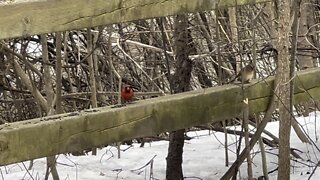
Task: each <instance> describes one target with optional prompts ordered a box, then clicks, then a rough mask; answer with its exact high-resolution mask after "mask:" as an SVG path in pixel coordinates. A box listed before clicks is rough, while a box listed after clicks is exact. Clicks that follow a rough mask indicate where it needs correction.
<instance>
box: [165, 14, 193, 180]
mask: <svg viewBox="0 0 320 180" xmlns="http://www.w3.org/2000/svg"><path fill="white" fill-rule="evenodd" d="M187 27H188V18H187V16H186V15H178V16H177V17H176V19H175V31H174V38H175V50H176V60H177V62H176V68H175V74H174V75H173V78H172V81H171V87H172V89H173V92H174V93H180V92H185V91H189V90H190V78H191V70H192V62H191V60H190V59H189V57H188V56H189V54H190V52H191V51H192V49H194V46H193V43H192V38H191V34H190V31H189V30H188V29H187ZM184 132H185V130H184V129H181V130H177V131H173V132H171V133H170V143H169V150H168V156H167V172H166V179H167V180H182V179H183V172H182V154H183V145H184Z"/></svg>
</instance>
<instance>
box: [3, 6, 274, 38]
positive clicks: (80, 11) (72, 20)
mask: <svg viewBox="0 0 320 180" xmlns="http://www.w3.org/2000/svg"><path fill="white" fill-rule="evenodd" d="M268 1H270V0H220V1H219V0H13V1H11V0H5V1H1V2H0V39H5V38H13V37H20V36H29V35H34V34H41V33H50V32H58V31H66V30H72V29H81V28H85V27H95V26H101V25H107V24H114V23H120V22H128V21H134V20H139V19H147V18H154V17H163V16H169V15H174V14H181V13H189V12H199V11H205V10H212V9H214V8H216V7H230V6H235V5H236V4H237V5H244V4H249V3H260V2H268Z"/></svg>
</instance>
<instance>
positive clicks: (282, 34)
mask: <svg viewBox="0 0 320 180" xmlns="http://www.w3.org/2000/svg"><path fill="white" fill-rule="evenodd" d="M290 5H291V4H290V1H287V0H280V1H279V27H278V42H277V45H278V47H277V49H278V53H279V54H278V63H277V66H278V68H277V75H276V77H277V78H279V83H278V84H276V86H277V88H276V93H277V96H278V98H279V99H278V103H279V117H280V120H279V123H280V126H279V173H278V179H281V180H285V179H288V180H289V179H290V130H291V116H290V111H289V107H290V83H289V81H290V61H289V39H290V37H289V34H290V31H291V27H290Z"/></svg>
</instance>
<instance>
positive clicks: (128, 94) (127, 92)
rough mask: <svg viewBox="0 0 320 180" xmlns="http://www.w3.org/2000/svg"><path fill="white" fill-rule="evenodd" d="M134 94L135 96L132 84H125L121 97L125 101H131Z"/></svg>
mask: <svg viewBox="0 0 320 180" xmlns="http://www.w3.org/2000/svg"><path fill="white" fill-rule="evenodd" d="M133 96H134V93H133V89H132V87H131V86H128V85H126V86H123V87H122V89H121V99H122V100H123V101H124V102H131V101H133Z"/></svg>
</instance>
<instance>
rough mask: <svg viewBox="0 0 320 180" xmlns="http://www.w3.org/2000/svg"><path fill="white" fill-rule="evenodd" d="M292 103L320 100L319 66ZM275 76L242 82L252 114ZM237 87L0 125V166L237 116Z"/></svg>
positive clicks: (261, 107)
mask: <svg viewBox="0 0 320 180" xmlns="http://www.w3.org/2000/svg"><path fill="white" fill-rule="evenodd" d="M295 81H296V86H295V103H301V102H306V101H311V100H313V99H315V100H317V99H320V69H319V68H315V69H311V70H308V71H302V72H299V73H298V76H296V77H295ZM272 84H273V78H268V79H266V80H264V81H260V82H257V81H253V82H252V83H251V84H247V85H245V88H246V92H247V95H248V99H249V106H250V111H251V112H254V113H256V112H263V111H265V110H266V109H267V106H268V102H269V99H270V96H271V94H272V92H273V91H272ZM242 107H243V96H242V90H241V87H240V86H239V85H224V86H220V87H214V88H208V89H201V90H197V91H191V92H186V93H181V94H176V95H167V96H163V97H159V98H154V99H148V100H142V101H139V102H136V103H134V104H130V105H128V106H125V107H122V108H110V107H103V108H97V109H91V110H88V111H84V112H73V113H68V114H62V115H56V116H49V117H44V118H38V119H33V120H28V121H23V122H17V123H11V124H4V125H1V126H0V165H6V164H11V163H15V162H20V161H23V160H28V159H34V158H40V157H45V156H50V155H55V154H59V153H65V152H71V151H76V150H81V149H85V148H89V147H96V146H101V145H105V144H108V143H113V142H119V141H122V140H125V139H130V138H135V137H141V136H150V135H155V134H158V133H161V132H166V131H172V130H176V129H181V128H187V127H191V126H195V125H201V124H205V123H210V122H218V121H221V120H224V119H228V118H233V117H237V116H239V115H241V113H242Z"/></svg>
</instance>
